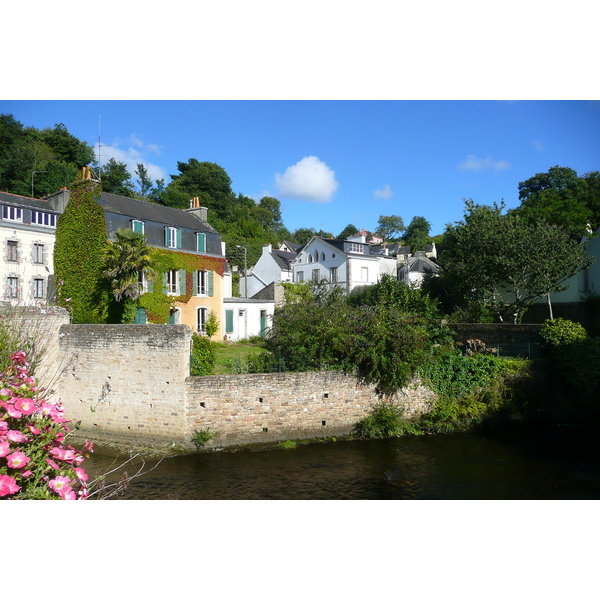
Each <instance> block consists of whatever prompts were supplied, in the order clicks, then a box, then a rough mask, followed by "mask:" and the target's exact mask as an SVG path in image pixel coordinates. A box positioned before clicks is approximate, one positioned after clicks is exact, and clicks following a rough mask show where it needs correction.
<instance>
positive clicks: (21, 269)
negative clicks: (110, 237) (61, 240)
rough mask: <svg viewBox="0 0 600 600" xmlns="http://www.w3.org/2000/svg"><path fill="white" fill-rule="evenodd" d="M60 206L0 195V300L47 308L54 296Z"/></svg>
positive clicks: (49, 199)
mask: <svg viewBox="0 0 600 600" xmlns="http://www.w3.org/2000/svg"><path fill="white" fill-rule="evenodd" d="M63 209H64V206H63V205H62V204H61V202H60V199H59V198H57V197H56V195H55V196H50V197H47V198H44V199H41V200H38V199H34V198H28V197H26V196H19V195H16V194H9V193H7V192H0V244H2V257H1V259H0V296H1V299H2V301H5V302H10V303H11V304H14V305H21V306H28V305H37V306H47V305H48V304H49V303H51V302H52V298H53V296H54V265H53V257H54V240H55V238H56V234H55V232H56V222H57V220H58V217H59V216H60V214H61V212H62V210H63Z"/></svg>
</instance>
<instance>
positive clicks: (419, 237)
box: [404, 217, 431, 252]
mask: <svg viewBox="0 0 600 600" xmlns="http://www.w3.org/2000/svg"><path fill="white" fill-rule="evenodd" d="M430 229H431V224H430V223H429V221H428V220H427V219H426V218H425V217H413V219H412V221H411V222H410V224H409V226H408V227H407V228H406V232H405V233H404V243H405V244H407V245H408V246H410V247H411V249H412V251H413V252H416V251H417V250H425V247H426V246H427V244H428V243H429V241H430V238H429V231H430Z"/></svg>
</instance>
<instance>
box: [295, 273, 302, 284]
mask: <svg viewBox="0 0 600 600" xmlns="http://www.w3.org/2000/svg"><path fill="white" fill-rule="evenodd" d="M301 281H304V271H298V272H297V273H296V283H300V282H301Z"/></svg>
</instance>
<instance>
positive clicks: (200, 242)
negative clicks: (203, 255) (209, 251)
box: [196, 233, 206, 252]
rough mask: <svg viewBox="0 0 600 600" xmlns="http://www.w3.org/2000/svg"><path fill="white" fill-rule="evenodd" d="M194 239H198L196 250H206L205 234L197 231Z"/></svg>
mask: <svg viewBox="0 0 600 600" xmlns="http://www.w3.org/2000/svg"><path fill="white" fill-rule="evenodd" d="M196 239H197V241H198V247H197V250H198V252H206V236H205V235H204V234H203V233H198V234H197V236H196Z"/></svg>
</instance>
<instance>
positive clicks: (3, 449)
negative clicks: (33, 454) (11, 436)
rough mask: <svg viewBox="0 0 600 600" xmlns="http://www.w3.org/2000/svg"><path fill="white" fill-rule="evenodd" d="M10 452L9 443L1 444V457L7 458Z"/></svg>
mask: <svg viewBox="0 0 600 600" xmlns="http://www.w3.org/2000/svg"><path fill="white" fill-rule="evenodd" d="M9 452H10V444H9V443H8V442H6V441H5V442H0V457H2V456H6V455H7V454H8V453H9Z"/></svg>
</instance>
